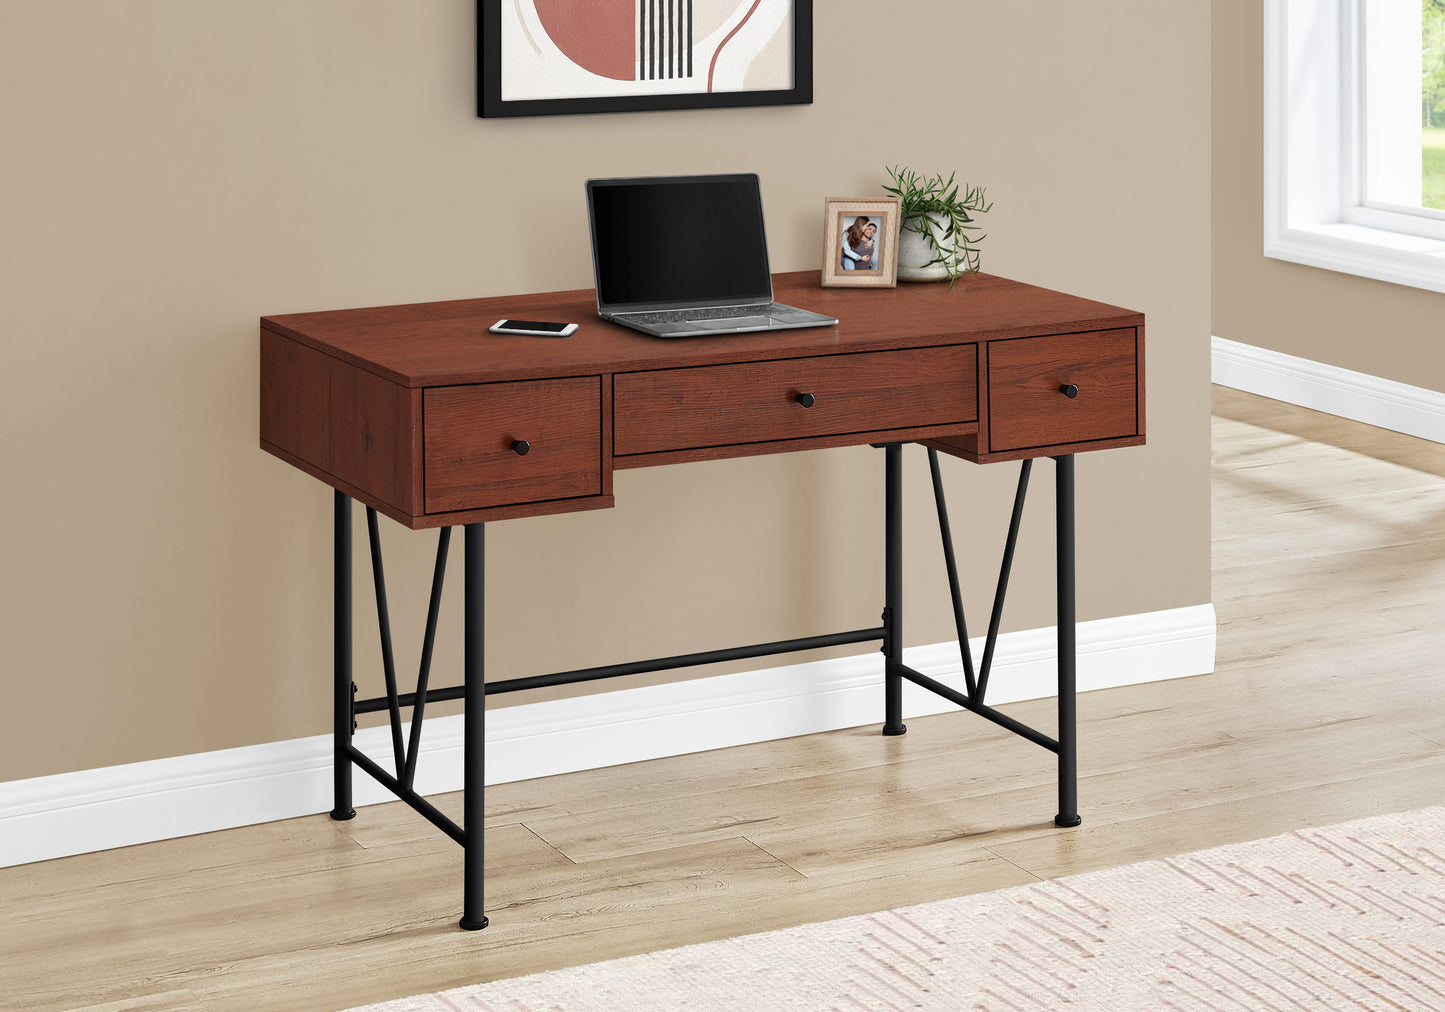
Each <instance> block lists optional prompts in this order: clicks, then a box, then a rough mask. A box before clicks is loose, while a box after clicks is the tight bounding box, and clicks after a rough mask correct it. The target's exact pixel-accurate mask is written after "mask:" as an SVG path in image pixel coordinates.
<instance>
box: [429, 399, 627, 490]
mask: <svg viewBox="0 0 1445 1012" xmlns="http://www.w3.org/2000/svg"><path fill="white" fill-rule="evenodd" d="M424 403H425V428H426V438H425V447H426V449H425V466H426V511H427V512H428V513H442V512H447V511H452V510H469V509H485V508H486V507H489V506H505V505H508V504H511V503H528V502H539V501H542V500H547V499H568V498H573V497H576V496H589V495H600V494H601V493H602V472H603V467H604V465H603V459H602V379H601V377H598V376H578V377H571V378H566V379H548V380H530V381H526V382H516V383H478V384H474V385H471V386H464V387H440V388H435V389H431V390H427V391H426V395H425V398H424ZM524 442H525V443H526V444H527V452H526V453H525V454H519V453H517V452H516V450H515V449H514V447H517V446H519V445H520V444H521V443H524Z"/></svg>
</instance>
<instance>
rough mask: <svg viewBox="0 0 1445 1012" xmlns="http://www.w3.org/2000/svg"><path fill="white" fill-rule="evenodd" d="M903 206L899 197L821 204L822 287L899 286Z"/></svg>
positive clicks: (831, 200) (844, 199) (834, 200)
mask: <svg viewBox="0 0 1445 1012" xmlns="http://www.w3.org/2000/svg"><path fill="white" fill-rule="evenodd" d="M902 204H903V201H902V200H900V199H899V198H898V197H869V198H866V199H858V198H849V197H828V198H827V199H825V200H824V201H823V287H824V288H897V287H898V233H899V227H900V226H901V225H902V220H903V208H902ZM845 240H847V242H848V245H847V246H845V245H844V243H845ZM862 264H867V265H868V266H866V267H865V266H860V265H862Z"/></svg>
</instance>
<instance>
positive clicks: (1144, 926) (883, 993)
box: [365, 808, 1445, 1012]
mask: <svg viewBox="0 0 1445 1012" xmlns="http://www.w3.org/2000/svg"><path fill="white" fill-rule="evenodd" d="M667 1009H689V1010H714V1009H716V1010H738V1012H744V1010H746V1012H755V1010H775V1009H777V1010H782V1009H787V1010H812V1009H816V1010H820V1012H858V1010H866V1012H874V1010H889V1012H891V1010H902V1009H930V1010H939V1012H963V1010H974V1009H982V1010H999V1012H1019V1010H1024V1012H1038V1010H1058V1009H1098V1010H1106V1012H1133V1010H1139V1012H1145V1010H1148V1012H1156V1010H1158V1012H1205V1010H1207V1012H1222V1010H1231V1012H1238V1010H1241V1009H1244V1010H1247V1012H1256V1010H1280V1012H1290V1010H1303V1009H1308V1010H1311V1012H1318V1010H1321V1009H1350V1010H1360V1009H1371V1010H1372V1009H1382V1010H1386V1009H1387V1010H1411V1012H1415V1010H1445V808H1427V809H1422V810H1420V811H1415V812H1404V813H1401V814H1397V815H1386V816H1379V817H1375V818H1370V819H1363V820H1360V821H1358V822H1350V823H1345V824H1343V825H1338V826H1331V827H1328V828H1325V829H1308V830H1302V831H1300V832H1295V833H1287V834H1285V835H1283V836H1276V837H1272V838H1270V839H1268V840H1256V841H1253V842H1251V843H1243V844H1236V845H1232V846H1227V847H1217V848H1215V849H1213V850H1204V851H1199V852H1197V853H1194V854H1184V855H1181V856H1178V857H1171V858H1166V859H1163V860H1158V861H1147V862H1144V863H1141V864H1134V865H1128V866H1125V867H1123V868H1113V869H1109V870H1107V871H1100V872H1093V873H1090V874H1085V875H1075V876H1072V877H1069V878H1062V879H1055V880H1051V881H1047V882H1040V883H1037V884H1035V885H1028V886H1019V887H1015V888H1011V889H1003V890H999V891H997V892H992V893H984V894H981V895H976V896H964V897H961V898H958V899H950V900H941V901H938V902H934V903H926V904H923V905H920V906H915V907H907V908H903V909H899V910H888V911H884V912H883V913H878V914H868V915H864V916H858V917H847V918H843V919H840V920H836V921H827V922H825V923H821V924H805V925H802V926H801V927H796V928H788V929H784V930H781V931H770V932H766V933H764V934H757V935H748V936H745V937H743V938H735V939H728V940H724V941H717V942H708V943H704V944H701V945H690V946H686V947H684V948H678V949H670V950H665V951H662V952H652V953H647V954H645V955H641V956H633V957H629V958H626V959H616V960H611V961H608V962H604V963H594V964H592V965H590V966H578V967H573V968H570V969H566V970H555V971H551V972H548V973H539V974H535V975H532V976H528V977H518V978H514V979H512V980H503V981H494V982H492V983H489V984H482V985H478V986H474V987H464V988H459V989H457V990H453V991H446V992H442V993H438V994H431V995H420V996H417V997H414V998H405V999H402V1000H399V1001H392V1002H386V1003H383V1004H380V1005H368V1006H366V1007H365V1012H490V1010H495V1012H594V1010H628V1012H631V1010H667Z"/></svg>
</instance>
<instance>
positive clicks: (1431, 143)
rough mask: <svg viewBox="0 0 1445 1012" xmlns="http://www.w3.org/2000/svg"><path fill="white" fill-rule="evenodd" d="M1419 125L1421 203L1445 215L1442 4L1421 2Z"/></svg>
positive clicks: (1444, 24)
mask: <svg viewBox="0 0 1445 1012" xmlns="http://www.w3.org/2000/svg"><path fill="white" fill-rule="evenodd" d="M1420 3H1421V5H1422V7H1423V12H1422V13H1423V14H1424V29H1425V30H1424V32H1423V38H1422V46H1421V50H1422V51H1421V60H1420V114H1421V115H1420V123H1421V126H1422V127H1423V130H1422V131H1421V133H1422V135H1423V140H1424V145H1423V147H1422V149H1421V157H1422V159H1423V163H1422V168H1423V170H1424V171H1423V186H1422V191H1423V192H1422V193H1421V195H1420V203H1421V204H1423V205H1424V206H1425V207H1433V208H1436V209H1437V210H1441V211H1445V0H1420Z"/></svg>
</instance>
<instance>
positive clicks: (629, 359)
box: [262, 271, 1144, 387]
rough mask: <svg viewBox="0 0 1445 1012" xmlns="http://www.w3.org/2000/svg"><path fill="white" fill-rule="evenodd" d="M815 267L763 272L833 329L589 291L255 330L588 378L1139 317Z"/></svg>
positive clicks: (411, 364) (508, 370)
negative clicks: (667, 335)
mask: <svg viewBox="0 0 1445 1012" xmlns="http://www.w3.org/2000/svg"><path fill="white" fill-rule="evenodd" d="M819 277H820V275H819V272H818V271H800V272H796V273H791V274H776V275H774V276H773V284H774V292H775V297H776V298H777V300H778V301H779V302H785V303H788V304H789V305H795V306H798V307H800V308H803V309H810V310H813V311H814V312H819V313H824V314H826V315H829V316H832V317H835V318H836V319H838V320H839V324H838V326H836V327H812V328H807V329H803V330H784V331H771V332H767V333H754V334H728V335H722V336H718V337H701V338H688V339H687V340H661V339H658V338H653V337H648V336H646V335H644V334H639V333H637V332H636V331H632V330H628V329H627V328H626V327H619V326H616V325H615V324H611V323H608V322H607V321H605V320H601V319H598V317H597V303H596V298H595V296H594V294H593V292H592V290H591V289H581V290H577V291H570V292H547V293H540V294H533V295H516V296H505V297H500V298H490V299H467V300H461V301H455V302H433V303H422V304H418V305H411V306H381V307H377V308H371V309H347V310H335V311H331V312H321V313H298V314H291V315H285V316H270V317H265V318H264V319H263V321H262V325H263V326H264V327H266V328H268V329H271V330H274V331H275V332H277V333H279V334H283V335H286V336H289V337H291V338H293V339H294V340H296V341H299V342H301V343H303V344H306V345H308V346H311V347H314V348H316V349H318V350H320V351H324V352H325V353H327V354H329V355H332V356H334V357H336V358H339V359H341V360H342V361H346V362H350V363H352V364H354V365H356V366H357V367H358V368H361V369H365V370H368V371H371V372H375V373H376V374H377V375H379V376H382V377H384V378H386V379H388V380H391V381H392V382H394V383H398V384H400V385H402V386H413V387H425V386H437V385H453V384H461V383H485V382H493V381H498V380H517V379H541V378H547V377H551V376H587V375H598V374H602V373H607V372H635V371H640V370H645V369H671V368H681V367H685V366H691V365H708V364H714V363H721V362H758V361H767V360H772V359H785V358H799V357H806V356H816V355H836V354H847V353H851V352H859V351H882V350H886V349H891V348H902V347H915V348H923V347H929V346H931V345H939V344H962V343H973V342H974V341H978V340H991V339H998V338H1011V337H1028V336H1033V335H1040V334H1059V333H1072V332H1076V331H1086V330H1108V329H1113V328H1116V327H1137V326H1139V325H1140V324H1141V323H1142V322H1143V319H1144V317H1143V315H1142V314H1140V313H1137V312H1132V311H1130V310H1127V309H1120V308H1119V307H1117V306H1108V305H1105V304H1103V303H1100V302H1094V301H1091V300H1089V299H1081V298H1078V297H1077V296H1073V295H1066V294H1064V293H1062V292H1055V291H1051V290H1049V289H1046V288H1038V287H1036V286H1033V285H1027V284H1023V283H1022V282H1018V281H1011V280H1009V279H1007V278H1000V277H996V276H993V275H988V274H979V275H974V276H972V277H968V278H963V279H961V280H959V282H958V283H957V284H955V285H954V286H953V288H952V290H950V289H949V287H948V286H947V285H909V286H907V287H905V288H898V289H885V290H871V289H848V288H822V287H820V286H819ZM505 316H514V317H518V318H527V319H542V320H545V319H555V320H565V321H573V322H576V323H578V324H580V326H579V327H578V330H577V332H576V333H575V334H573V335H572V336H571V337H569V338H566V339H563V340H555V339H539V338H535V337H516V336H508V335H498V334H488V333H487V327H489V326H490V325H491V324H493V323H495V322H496V321H497V320H498V319H499V318H501V317H505Z"/></svg>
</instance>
